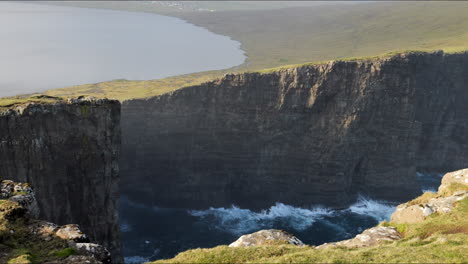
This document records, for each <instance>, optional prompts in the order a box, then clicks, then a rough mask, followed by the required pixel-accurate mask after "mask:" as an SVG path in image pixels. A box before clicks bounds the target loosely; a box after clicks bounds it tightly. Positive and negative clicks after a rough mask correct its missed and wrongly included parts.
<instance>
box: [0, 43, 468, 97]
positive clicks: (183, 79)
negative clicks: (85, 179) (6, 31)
mask: <svg viewBox="0 0 468 264" xmlns="http://www.w3.org/2000/svg"><path fill="white" fill-rule="evenodd" d="M433 51H435V50H413V51H411V50H405V51H394V52H388V53H384V54H380V55H372V56H362V57H347V58H342V59H338V61H359V60H371V59H380V58H385V57H391V56H396V55H399V54H407V53H411V52H433ZM444 51H445V52H447V53H459V52H464V51H465V49H448V50H444ZM327 62H329V61H316V62H307V63H301V64H286V65H282V66H279V67H274V68H267V69H262V70H255V71H250V70H246V69H239V70H238V71H236V72H234V73H242V72H247V71H249V72H260V73H268V72H274V71H278V70H282V69H286V68H294V67H300V66H304V65H317V64H324V63H327ZM227 73H230V72H229V71H227V70H225V71H210V72H200V73H194V74H186V75H179V76H175V77H168V78H164V79H159V80H148V81H131V80H114V81H108V82H100V83H93V84H85V85H78V86H72V87H67V88H62V89H55V90H49V91H46V92H45V93H44V94H46V95H48V96H59V97H77V96H81V95H86V96H94V97H100V98H102V97H105V98H110V99H117V100H121V101H124V100H130V99H140V98H147V97H152V96H158V95H161V94H164V93H167V92H171V91H174V90H178V89H181V88H183V87H188V86H193V85H199V84H202V83H204V82H208V81H211V80H214V79H217V78H220V77H222V76H223V75H224V74H227ZM0 106H1V101H0Z"/></svg>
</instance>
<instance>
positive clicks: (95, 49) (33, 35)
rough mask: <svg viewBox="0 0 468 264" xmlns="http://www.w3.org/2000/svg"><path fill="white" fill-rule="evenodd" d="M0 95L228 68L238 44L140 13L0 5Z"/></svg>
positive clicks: (235, 61)
mask: <svg viewBox="0 0 468 264" xmlns="http://www.w3.org/2000/svg"><path fill="white" fill-rule="evenodd" d="M0 40H1V41H0V72H1V76H2V77H1V78H0V97H1V96H11V95H17V94H23V93H32V92H40V91H44V90H47V89H52V88H61V87H66V86H72V85H77V84H85V83H95V82H101V81H108V80H114V79H129V80H148V79H158V78H164V77H168V76H175V75H180V74H185V73H193V72H200V71H207V70H217V69H225V68H230V67H233V66H236V65H239V64H241V63H243V62H244V60H245V58H246V57H245V55H244V51H242V50H241V49H240V43H239V42H237V41H234V40H232V39H230V38H229V37H226V36H221V35H217V34H214V33H212V32H210V31H208V30H206V29H204V28H201V27H197V26H194V25H192V24H190V23H187V22H185V21H183V20H181V19H178V18H174V17H167V16H161V15H156V14H148V13H136V12H124V11H114V10H102V9H92V8H75V7H61V6H52V5H45V4H37V3H24V2H21V3H20V2H0Z"/></svg>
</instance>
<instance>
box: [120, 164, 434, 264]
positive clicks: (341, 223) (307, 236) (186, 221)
mask: <svg viewBox="0 0 468 264" xmlns="http://www.w3.org/2000/svg"><path fill="white" fill-rule="evenodd" d="M441 176H442V175H441V174H430V175H429V174H422V173H418V180H419V183H420V186H421V190H422V191H435V190H436V189H437V187H438V186H439V184H440V180H441ZM396 206H397V204H394V203H390V202H386V201H376V200H371V199H368V198H365V197H359V199H358V201H357V202H356V203H355V204H353V205H351V206H350V207H349V208H347V209H344V210H331V209H327V208H323V207H313V206H311V207H309V208H297V207H293V206H289V205H286V204H282V203H277V204H276V205H274V206H272V207H270V208H266V209H265V210H263V211H261V212H254V211H251V210H248V209H242V208H239V207H236V206H232V207H230V208H210V209H208V210H184V209H170V208H159V207H147V206H144V205H140V204H136V203H134V202H132V201H130V200H128V199H127V198H126V197H122V199H121V208H120V217H121V231H122V238H123V246H124V256H125V262H126V263H128V264H130V263H142V262H146V261H152V260H157V259H164V258H171V257H174V256H175V255H177V254H178V253H179V252H182V251H185V250H188V249H193V248H209V247H214V246H217V245H227V244H230V243H231V242H234V241H235V240H236V239H237V238H239V236H241V235H243V234H248V233H252V232H255V231H258V230H261V229H269V228H274V229H283V230H286V231H288V232H290V233H291V234H293V235H295V236H297V237H298V238H299V239H301V240H302V241H303V242H304V243H306V244H310V245H319V244H322V243H325V242H334V241H339V240H344V239H348V238H351V237H354V236H355V235H357V234H359V233H361V232H362V231H363V230H365V229H366V228H369V227H372V226H375V225H376V224H377V223H378V222H380V221H383V220H388V219H389V218H390V215H391V214H392V213H393V211H394V210H395V207H396Z"/></svg>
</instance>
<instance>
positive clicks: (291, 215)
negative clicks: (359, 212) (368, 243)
mask: <svg viewBox="0 0 468 264" xmlns="http://www.w3.org/2000/svg"><path fill="white" fill-rule="evenodd" d="M189 213H190V214H191V215H193V216H197V217H200V218H202V219H206V220H209V221H213V222H214V223H215V227H217V228H222V229H224V230H227V231H229V232H231V233H234V234H243V233H246V232H250V231H253V230H258V229H262V228H272V227H274V226H275V223H277V222H279V221H280V222H282V223H286V224H287V225H288V226H290V227H292V228H294V229H296V230H304V229H306V228H308V227H310V226H311V225H312V224H313V223H314V222H315V221H317V220H318V219H320V218H321V217H323V216H327V215H331V214H333V211H331V210H328V209H325V208H319V207H317V208H312V209H304V208H298V207H293V206H290V205H285V204H282V203H277V204H275V205H274V206H272V207H270V208H269V209H267V210H262V211H260V212H254V211H251V210H248V209H241V208H239V207H237V206H232V207H230V208H210V209H208V210H192V211H189Z"/></svg>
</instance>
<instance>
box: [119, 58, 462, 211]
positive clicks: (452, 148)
mask: <svg viewBox="0 0 468 264" xmlns="http://www.w3.org/2000/svg"><path fill="white" fill-rule="evenodd" d="M467 101H468V54H467V53H464V54H443V53H442V52H435V53H408V54H402V55H395V56H393V57H387V58H379V59H371V60H365V61H348V62H342V61H337V62H330V63H326V64H321V65H305V66H301V67H296V68H290V69H282V70H279V71H275V72H270V73H245V74H236V75H227V76H225V77H224V78H222V79H219V80H216V81H213V82H209V83H206V84H202V85H199V86H193V87H188V88H185V89H181V90H178V91H175V92H172V93H168V94H165V95H162V96H158V97H154V98H150V99H147V100H132V101H127V102H124V103H123V108H122V133H123V141H122V143H123V145H122V150H123V151H122V153H123V154H122V160H121V169H122V170H121V175H122V192H123V194H124V195H128V196H129V197H130V198H131V199H134V200H139V201H144V202H146V203H149V204H157V205H160V206H171V207H173V206H175V207H192V208H193V207H197V208H199V207H207V206H229V205H231V204H237V205H240V206H242V207H249V208H264V207H267V206H269V205H271V204H273V203H275V202H283V203H288V204H294V205H310V204H325V205H329V206H337V207H340V206H344V205H346V204H348V203H350V202H351V201H352V200H353V199H354V198H355V196H356V194H357V193H366V194H368V195H370V196H372V197H374V198H378V199H387V200H397V201H404V200H408V199H410V198H412V197H415V196H416V195H417V194H418V193H419V192H420V190H419V187H418V186H417V184H416V182H415V175H416V171H421V172H441V171H448V170H456V169H460V168H464V167H468V136H467V135H468V104H467Z"/></svg>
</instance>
